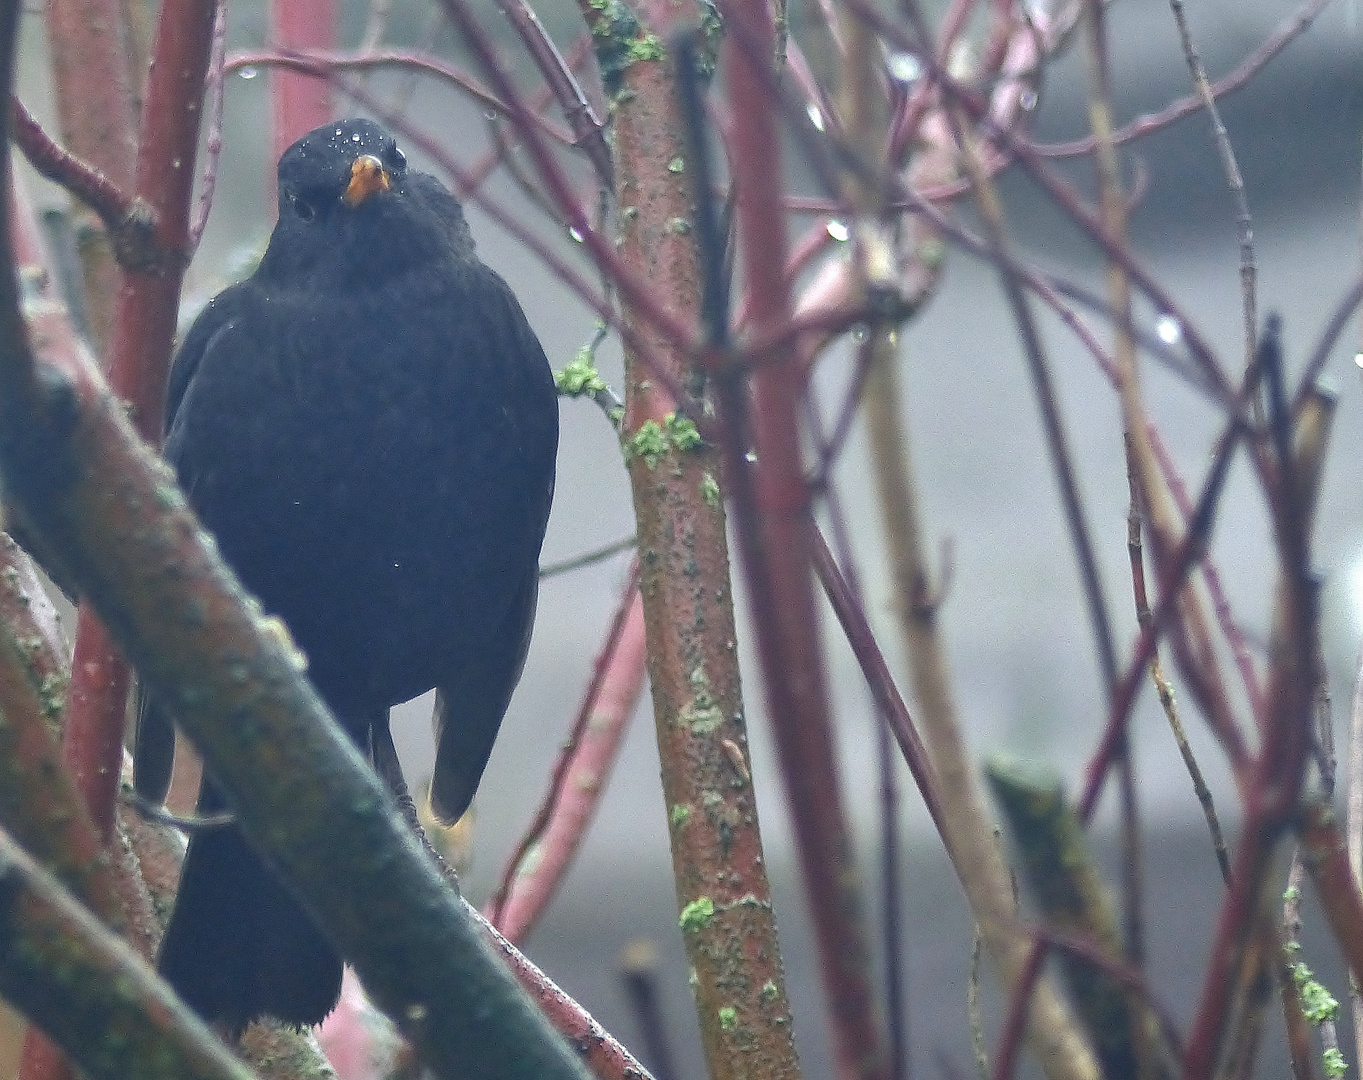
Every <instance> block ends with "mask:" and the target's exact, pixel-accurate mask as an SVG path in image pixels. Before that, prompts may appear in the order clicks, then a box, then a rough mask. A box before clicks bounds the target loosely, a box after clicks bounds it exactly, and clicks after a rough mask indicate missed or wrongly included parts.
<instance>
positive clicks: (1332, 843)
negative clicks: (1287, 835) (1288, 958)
mask: <svg viewBox="0 0 1363 1080" xmlns="http://www.w3.org/2000/svg"><path fill="white" fill-rule="evenodd" d="M1301 842H1302V862H1303V863H1304V864H1305V866H1306V869H1307V870H1308V871H1309V872H1310V874H1311V880H1312V881H1313V882H1314V883H1315V886H1316V897H1317V899H1318V900H1319V901H1320V906H1321V910H1322V911H1324V912H1325V918H1326V920H1327V921H1328V922H1329V924H1330V929H1331V930H1333V931H1334V935H1335V940H1336V941H1338V942H1339V947H1340V949H1341V951H1342V952H1343V953H1344V959H1345V960H1346V961H1347V963H1348V965H1349V971H1350V972H1351V973H1352V975H1353V978H1354V980H1355V982H1357V983H1359V984H1363V895H1360V893H1359V886H1358V881H1357V880H1356V879H1355V878H1354V876H1353V873H1352V872H1351V871H1350V869H1349V851H1348V847H1347V845H1346V844H1345V841H1344V837H1343V836H1342V835H1341V834H1340V831H1339V825H1338V822H1336V820H1335V817H1334V814H1333V812H1332V811H1331V809H1330V808H1329V807H1328V806H1325V805H1321V804H1319V803H1312V804H1311V805H1310V806H1308V807H1307V808H1306V810H1305V813H1304V818H1303V821H1302V825H1301Z"/></svg>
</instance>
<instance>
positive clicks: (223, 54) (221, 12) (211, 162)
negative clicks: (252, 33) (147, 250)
mask: <svg viewBox="0 0 1363 1080" xmlns="http://www.w3.org/2000/svg"><path fill="white" fill-rule="evenodd" d="M217 8H218V10H217V14H216V15H214V17H213V48H212V51H211V52H210V53H209V57H208V76H207V82H208V134H207V135H206V137H205V138H204V168H203V177H202V178H201V179H200V181H199V202H198V204H197V205H196V206H195V208H194V219H193V220H192V221H191V222H190V224H189V243H188V245H187V255H186V258H189V259H192V258H194V253H195V252H196V251H198V250H199V241H200V240H202V239H203V234H204V229H205V228H206V227H207V226H208V214H209V211H211V210H212V209H213V192H214V189H215V188H216V187H217V186H218V160H219V158H220V157H221V156H222V113H223V101H224V99H225V97H226V95H225V94H224V93H223V89H224V83H225V82H226V79H227V70H226V63H227V0H217Z"/></svg>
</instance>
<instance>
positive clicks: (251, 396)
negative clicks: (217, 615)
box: [138, 120, 558, 1031]
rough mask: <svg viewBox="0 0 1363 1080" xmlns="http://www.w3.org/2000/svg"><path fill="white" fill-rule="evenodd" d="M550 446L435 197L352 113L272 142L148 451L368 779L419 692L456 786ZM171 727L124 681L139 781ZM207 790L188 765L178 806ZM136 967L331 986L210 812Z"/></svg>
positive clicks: (272, 988) (316, 952)
mask: <svg viewBox="0 0 1363 1080" xmlns="http://www.w3.org/2000/svg"><path fill="white" fill-rule="evenodd" d="M557 446H558V404H557V398H556V392H555V388H554V382H553V377H552V374H551V372H550V370H549V364H548V361H547V360H546V359H545V355H544V351H543V349H541V347H540V344H539V342H538V340H537V339H536V338H535V335H534V332H533V331H532V330H531V329H530V325H529V323H528V322H527V321H526V318H525V315H524V313H523V312H522V310H521V307H520V305H519V304H518V303H517V301H516V298H515V296H514V295H513V294H512V292H511V289H510V288H509V287H508V286H507V284H506V282H505V281H503V280H502V278H500V277H499V276H498V275H497V274H496V273H494V272H493V271H492V270H490V269H488V267H486V266H484V265H483V263H482V262H481V261H479V259H478V257H477V256H476V255H475V254H474V244H473V239H472V237H471V235H470V233H469V229H468V225H467V224H466V222H465V220H464V215H463V212H462V210H461V209H460V206H459V203H458V202H457V201H456V200H455V199H454V197H453V196H451V195H450V193H449V192H448V191H446V190H445V188H444V187H443V186H441V184H440V182H439V181H438V180H436V179H435V178H434V177H431V176H427V175H425V174H422V173H419V172H414V171H410V170H409V169H408V168H407V163H406V161H405V159H404V157H403V154H402V151H401V150H399V149H398V147H397V144H396V143H395V142H394V140H393V138H392V136H391V135H389V134H388V132H387V131H385V130H384V129H383V128H382V127H380V126H379V125H378V124H375V123H373V122H371V121H368V120H345V121H341V122H339V123H335V124H329V125H327V126H325V127H321V128H318V129H317V130H316V131H313V132H311V133H309V134H307V135H305V136H304V137H303V138H301V139H300V140H299V141H298V142H296V143H295V144H294V145H293V146H291V147H290V148H289V149H288V150H287V151H286V152H285V153H284V156H283V157H282V158H281V159H280V162H279V222H278V224H277V225H276V226H275V229H274V232H273V234H272V235H271V237H270V243H269V247H268V249H267V250H266V252H265V255H264V257H263V258H262V259H261V262H260V265H259V267H258V268H257V270H256V271H255V273H254V274H253V275H252V276H251V277H250V278H249V279H247V280H246V281H243V282H241V283H240V284H237V285H234V286H232V287H231V288H229V289H227V290H225V291H224V292H222V293H220V294H219V295H218V296H217V297H216V298H215V299H214V300H213V301H211V302H210V303H209V305H208V306H207V308H205V310H204V311H203V313H202V314H201V315H199V317H198V319H197V320H195V322H194V324H193V326H192V327H191V328H190V330H189V333H188V334H187V335H186V337H185V340H184V343H183V344H182V345H181V347H180V350H179V353H178V354H177V356H176V357H175V362H174V366H173V368H172V370H171V375H170V386H169V394H168V401H167V406H166V446H165V455H166V459H167V460H168V461H169V462H170V463H171V465H172V466H173V467H174V468H175V470H176V472H177V474H178V476H179V479H180V483H181V485H182V486H183V488H184V490H185V492H186V494H187V496H188V498H189V501H190V503H191V504H192V505H193V507H194V509H195V510H196V511H197V513H198V515H199V517H200V518H201V520H202V521H203V523H204V525H206V526H207V527H208V529H210V530H211V531H212V532H213V534H214V535H215V536H216V537H217V540H218V543H219V545H220V547H221V550H222V554H223V556H224V557H225V558H226V560H227V561H228V563H229V564H230V565H231V566H232V567H233V568H234V569H235V570H236V572H237V574H238V575H240V577H241V579H242V581H243V582H244V583H245V585H246V587H247V588H248V589H250V590H251V591H252V592H253V593H254V594H255V595H256V596H257V597H258V598H259V599H260V601H261V603H262V604H263V605H264V606H265V609H266V610H267V611H269V612H271V613H273V614H275V615H277V616H279V617H280V618H282V619H283V620H284V622H285V623H286V624H287V626H288V627H289V629H290V631H291V632H292V635H293V638H294V640H295V642H296V643H297V644H298V646H299V647H300V648H301V649H302V650H303V652H304V653H305V654H306V656H307V659H308V672H309V676H310V677H311V679H312V681H313V683H314V684H315V685H316V687H317V689H318V691H319V692H320V693H321V695H322V697H323V698H324V699H325V701H326V703H327V705H328V706H330V708H331V710H332V711H333V713H334V714H335V715H336V717H337V719H338V720H339V721H340V722H341V724H342V725H343V726H344V727H345V729H346V731H347V732H348V733H349V735H350V737H351V738H352V739H354V740H355V742H356V743H357V744H358V745H359V746H360V748H361V749H362V750H364V751H367V752H369V753H370V754H371V755H372V757H373V758H374V759H375V763H376V765H378V766H379V767H380V771H381V772H384V773H386V774H387V775H388V776H389V778H390V780H391V779H392V778H393V777H392V773H393V771H394V770H396V758H395V757H394V756H393V755H392V742H391V737H390V735H389V733H388V710H389V707H390V706H392V705H395V704H398V703H400V702H403V701H407V700H409V699H411V698H413V697H416V696H417V695H419V694H422V693H424V692H425V691H427V690H429V689H431V688H432V687H436V688H437V689H438V690H439V691H440V695H439V698H440V701H441V705H440V706H439V707H438V713H437V743H438V745H437V751H436V762H435V775H434V780H433V785H432V787H433V790H432V795H433V803H434V805H435V808H436V811H437V813H438V814H439V815H440V816H441V817H442V818H444V819H446V820H453V819H455V818H457V817H458V816H459V815H460V814H462V813H463V812H464V810H465V809H466V808H467V807H468V804H469V801H470V800H471V799H472V797H473V792H474V789H475V788H476V787H477V786H478V781H479V778H480V777H481V776H482V773H483V768H484V766H485V765H486V763H487V759H488V755H489V754H490V753H491V751H492V743H493V740H494V738H495V737H496V735H497V728H498V726H499V725H500V724H501V720H502V715H503V714H504V713H505V711H506V708H507V704H508V702H509V701H510V698H511V693H512V691H513V689H514V688H515V686H516V683H517V681H518V679H519V678H520V673H521V667H522V665H523V664H524V662H525V655H526V651H527V649H528V647H529V642H530V631H531V624H532V622H533V620H534V614H535V598H536V593H537V587H538V586H537V582H538V562H539V553H540V543H541V541H542V539H543V537H544V529H545V522H546V520H547V518H548V516H549V504H550V499H551V497H552V495H553V488H554V457H555V453H556V450H557ZM171 733H172V728H171V725H170V722H169V720H168V719H167V718H166V717H165V715H164V714H163V713H162V712H161V711H160V710H159V709H158V708H157V707H156V705H155V703H154V702H144V704H143V707H142V710H141V718H140V723H139V751H138V758H139V778H138V787H139V790H140V791H141V792H142V793H143V794H147V795H151V796H152V797H154V798H157V799H160V798H164V795H165V785H166V783H167V782H168V768H167V766H168V762H169V750H168V748H167V740H168V739H173V736H172V734H171ZM399 775H400V774H399ZM226 805H227V802H226V800H225V799H224V797H223V795H222V793H221V791H220V790H219V789H218V787H217V786H216V785H215V784H214V783H213V781H212V778H211V777H206V778H205V780H204V784H203V788H202V790H201V793H200V798H199V808H200V811H201V812H203V813H208V812H212V811H216V810H219V809H222V808H223V807H224V806H226ZM159 967H160V970H161V972H162V974H163V975H164V976H165V977H166V978H167V979H168V980H169V981H170V983H171V984H172V985H173V986H174V987H175V988H176V989H177V990H178V991H179V993H180V995H181V996H182V997H183V998H184V999H185V1000H186V1001H187V1002H188V1003H189V1004H190V1005H191V1006H193V1008H194V1009H195V1010H196V1011H198V1012H199V1013H200V1014H201V1015H202V1016H203V1017H204V1018H205V1019H207V1020H209V1021H216V1022H220V1023H222V1024H225V1025H226V1026H227V1027H228V1028H229V1029H231V1030H233V1031H239V1030H240V1029H241V1028H243V1027H244V1026H245V1025H246V1024H247V1023H248V1022H249V1021H250V1020H252V1019H255V1018H257V1017H260V1016H264V1015H268V1016H273V1017H275V1018H277V1019H279V1020H283V1021H286V1022H291V1023H296V1024H312V1023H316V1022H317V1021H319V1020H321V1019H322V1018H323V1017H324V1016H325V1015H326V1014H327V1013H328V1012H330V1011H331V1009H332V1007H333V1006H334V1005H335V1003H336V1000H337V996H338V994H339V992H340V984H341V960H340V958H339V957H338V956H337V954H336V952H335V951H334V950H333V949H332V947H331V946H330V945H329V944H328V943H327V941H326V940H325V939H324V938H323V936H322V934H321V932H320V931H319V930H318V929H317V927H316V926H315V924H314V923H313V921H312V919H311V917H310V916H309V915H307V914H306V913H305V912H304V911H303V909H302V908H301V907H299V905H298V904H297V902H296V901H295V900H294V898H293V896H292V895H291V894H290V893H289V892H288V890H287V889H286V888H285V887H284V886H283V885H282V884H281V883H280V882H279V881H278V879H277V878H276V877H275V876H274V874H273V873H272V872H271V871H270V870H269V869H267V868H266V866H265V865H264V864H263V863H262V862H261V861H260V859H259V857H258V856H257V855H256V853H255V851H254V850H253V849H252V848H251V846H250V845H249V843H248V842H247V841H246V839H245V837H244V836H243V835H242V834H241V833H240V832H239V831H238V830H237V829H236V828H235V827H231V826H228V827H223V828H216V829H208V830H204V831H202V832H199V833H197V834H196V835H194V837H193V838H192V839H191V841H190V845H189V851H188V854H187V855H186V858H185V863H184V872H183V876H182V878H181V884H180V892H179V896H178V898H177V900H176V904H175V910H174V913H173V915H172V917H171V921H170V926H169V929H168V930H167V932H166V937H165V942H164V944H163V945H162V947H161V954H160V958H159Z"/></svg>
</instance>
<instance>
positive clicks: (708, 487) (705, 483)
mask: <svg viewBox="0 0 1363 1080" xmlns="http://www.w3.org/2000/svg"><path fill="white" fill-rule="evenodd" d="M700 497H701V498H702V499H704V500H705V505H706V506H708V507H709V508H710V509H711V510H713V509H714V508H715V507H717V506H718V505H719V481H718V480H716V479H715V478H714V475H713V474H711V473H706V474H705V475H704V476H702V477H701V478H700Z"/></svg>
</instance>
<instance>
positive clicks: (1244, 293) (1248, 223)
mask: <svg viewBox="0 0 1363 1080" xmlns="http://www.w3.org/2000/svg"><path fill="white" fill-rule="evenodd" d="M1169 8H1170V10H1171V11H1172V12H1173V14H1174V23H1175V25H1176V26H1177V27H1178V38H1179V43H1180V44H1181V45H1182V46H1183V57H1184V59H1185V60H1186V61H1187V62H1188V71H1189V73H1190V74H1191V75H1192V78H1193V88H1194V90H1195V91H1196V93H1197V96H1198V97H1199V98H1201V100H1202V107H1203V108H1205V109H1206V110H1207V116H1208V118H1209V119H1210V120H1211V123H1212V139H1213V141H1214V142H1215V143H1216V152H1217V156H1218V157H1219V158H1220V159H1221V168H1222V170H1223V171H1224V172H1225V174H1226V185H1227V187H1229V188H1230V194H1231V199H1232V201H1233V202H1234V203H1235V227H1236V231H1237V232H1238V233H1239V236H1240V296H1241V303H1242V306H1243V325H1244V341H1245V363H1246V364H1247V365H1248V364H1250V363H1252V362H1253V360H1254V343H1255V338H1256V337H1257V336H1258V333H1259V316H1258V310H1257V309H1258V303H1257V300H1256V297H1255V276H1256V270H1255V265H1254V223H1253V219H1252V218H1251V217H1250V215H1249V198H1248V197H1247V196H1246V195H1245V181H1244V178H1243V177H1242V176H1241V175H1240V164H1239V162H1237V161H1236V160H1235V149H1234V147H1232V146H1231V142H1230V136H1229V135H1228V134H1227V133H1226V125H1225V123H1223V122H1222V120H1221V110H1220V109H1219V108H1217V105H1216V95H1215V94H1214V93H1213V92H1212V88H1211V85H1210V84H1209V83H1208V82H1207V72H1206V69H1205V68H1203V66H1202V58H1201V56H1199V55H1198V52H1197V46H1196V45H1194V44H1193V35H1192V32H1191V31H1190V30H1189V29H1188V18H1187V16H1186V15H1185V14H1184V11H1183V0H1169Z"/></svg>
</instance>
